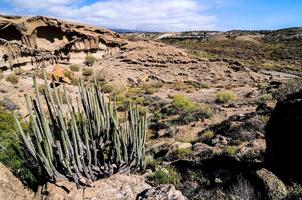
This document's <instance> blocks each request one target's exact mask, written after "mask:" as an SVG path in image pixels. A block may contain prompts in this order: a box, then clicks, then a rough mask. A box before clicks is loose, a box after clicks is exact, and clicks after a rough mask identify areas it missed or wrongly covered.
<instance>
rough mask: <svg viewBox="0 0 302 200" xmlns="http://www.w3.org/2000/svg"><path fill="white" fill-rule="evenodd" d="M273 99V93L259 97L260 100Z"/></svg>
mask: <svg viewBox="0 0 302 200" xmlns="http://www.w3.org/2000/svg"><path fill="white" fill-rule="evenodd" d="M272 99H273V96H272V95H271V94H263V95H261V96H260V97H259V98H258V101H259V102H267V101H270V100H272Z"/></svg>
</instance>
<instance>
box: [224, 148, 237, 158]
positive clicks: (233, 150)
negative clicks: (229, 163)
mask: <svg viewBox="0 0 302 200" xmlns="http://www.w3.org/2000/svg"><path fill="white" fill-rule="evenodd" d="M225 153H226V154H227V155H228V156H235V155H236V154H237V153H238V148H237V147H236V146H227V148H226V149H225Z"/></svg>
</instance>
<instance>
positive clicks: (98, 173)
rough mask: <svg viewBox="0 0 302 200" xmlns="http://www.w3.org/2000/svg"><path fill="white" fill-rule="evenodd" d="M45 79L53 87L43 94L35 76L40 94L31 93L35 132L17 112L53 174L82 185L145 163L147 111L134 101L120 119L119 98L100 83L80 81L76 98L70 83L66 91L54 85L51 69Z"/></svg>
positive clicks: (31, 145)
mask: <svg viewBox="0 0 302 200" xmlns="http://www.w3.org/2000/svg"><path fill="white" fill-rule="evenodd" d="M44 80H45V85H46V86H47V87H46V89H45V91H44V92H43V94H42V95H41V94H39V90H38V86H37V82H36V79H35V78H34V86H35V93H36V96H35V97H34V98H33V97H28V96H26V97H25V98H26V102H27V108H28V112H29V118H30V120H29V121H30V124H31V132H30V133H25V132H24V131H23V130H22V127H21V126H20V122H19V121H18V117H16V114H15V113H14V116H15V121H16V124H17V125H18V128H19V130H20V133H21V136H22V138H23V141H24V144H25V145H26V147H27V149H28V151H29V152H30V153H31V155H32V156H33V157H34V158H35V159H36V160H37V161H38V162H39V163H41V165H43V167H44V169H45V170H46V172H47V174H48V175H49V178H50V179H51V180H53V181H59V180H62V179H63V180H64V179H68V180H72V181H74V182H75V183H77V184H78V185H80V184H85V183H86V182H87V181H88V182H89V181H95V180H97V179H100V178H104V177H109V176H111V175H112V174H115V173H129V172H137V171H141V170H143V169H144V155H145V140H146V129H147V119H146V116H140V115H139V112H138V110H137V109H136V108H133V107H131V105H130V106H129V109H128V112H127V113H126V120H125V121H123V122H120V120H119V119H118V113H117V111H116V108H115V103H114V102H111V101H110V100H109V101H108V100H107V99H106V98H105V96H104V94H103V93H102V92H101V91H100V89H99V87H98V85H97V84H96V83H93V84H90V85H88V86H84V84H83V82H82V81H80V82H79V96H78V97H77V102H76V104H73V103H72V102H71V101H70V99H69V98H68V94H67V91H66V88H65V86H63V91H61V90H60V89H58V88H55V87H52V88H55V89H51V87H50V86H49V84H48V82H47V78H46V74H45V72H44ZM42 97H44V98H42ZM64 98H65V99H64ZM64 100H65V101H66V102H67V105H63V101H64ZM43 103H46V106H47V112H46V111H44V109H45V108H44V107H42V105H43ZM46 113H47V114H46Z"/></svg>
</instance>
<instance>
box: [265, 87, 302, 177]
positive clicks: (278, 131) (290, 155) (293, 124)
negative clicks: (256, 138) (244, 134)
mask: <svg viewBox="0 0 302 200" xmlns="http://www.w3.org/2000/svg"><path fill="white" fill-rule="evenodd" d="M301 130H302V90H300V91H299V92H296V93H293V94H290V95H288V96H287V98H286V99H284V100H282V101H279V102H278V103H277V106H276V108H275V110H274V112H273V114H272V116H271V118H270V120H269V122H268V124H267V126H266V143H267V159H266V161H267V164H268V166H269V167H270V168H271V169H273V170H274V171H275V173H277V174H280V175H283V176H284V177H285V178H295V179H301V178H302V171H301V169H302V163H301V160H300V158H301V141H302V135H301Z"/></svg>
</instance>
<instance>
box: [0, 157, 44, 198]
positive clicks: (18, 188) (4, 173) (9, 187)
mask: <svg viewBox="0 0 302 200" xmlns="http://www.w3.org/2000/svg"><path fill="white" fill-rule="evenodd" d="M0 199H6V200H24V199H26V200H38V199H40V198H39V197H38V196H36V195H35V194H34V193H33V192H31V191H30V190H28V189H26V188H25V187H24V186H23V185H22V183H21V181H20V180H19V179H17V178H16V177H15V176H14V175H13V174H12V173H11V172H10V171H9V169H7V168H6V167H5V166H4V165H3V164H1V163H0Z"/></svg>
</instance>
